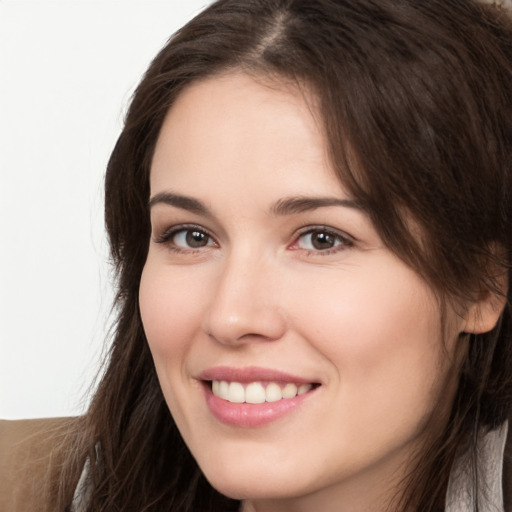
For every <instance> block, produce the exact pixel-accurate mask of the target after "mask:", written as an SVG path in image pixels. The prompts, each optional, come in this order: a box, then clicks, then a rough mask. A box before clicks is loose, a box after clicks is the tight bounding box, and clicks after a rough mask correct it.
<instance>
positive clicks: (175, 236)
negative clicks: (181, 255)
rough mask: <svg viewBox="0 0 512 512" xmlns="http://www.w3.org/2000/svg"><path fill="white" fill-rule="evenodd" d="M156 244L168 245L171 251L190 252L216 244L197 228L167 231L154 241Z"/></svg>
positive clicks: (183, 227)
mask: <svg viewBox="0 0 512 512" xmlns="http://www.w3.org/2000/svg"><path fill="white" fill-rule="evenodd" d="M155 241H156V242H157V243H160V244H165V245H168V246H169V247H170V248H171V249H174V250H177V251H180V250H185V251H186V250H190V249H192V250H193V249H201V248H203V247H208V246H216V245H217V244H216V243H215V241H214V240H213V238H212V237H211V236H210V234H209V233H208V232H207V231H206V230H204V229H203V228H201V227H199V226H190V227H187V226H177V227H173V228H171V229H169V230H167V231H166V232H165V233H163V234H162V235H161V236H159V237H158V238H157V239H156V240H155Z"/></svg>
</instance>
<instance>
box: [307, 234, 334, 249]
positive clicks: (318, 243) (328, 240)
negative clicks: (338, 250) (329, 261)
mask: <svg viewBox="0 0 512 512" xmlns="http://www.w3.org/2000/svg"><path fill="white" fill-rule="evenodd" d="M311 242H312V244H313V247H314V248H315V249H330V248H331V247H333V246H334V237H333V236H332V235H329V234H328V233H315V234H314V235H313V237H312V240H311Z"/></svg>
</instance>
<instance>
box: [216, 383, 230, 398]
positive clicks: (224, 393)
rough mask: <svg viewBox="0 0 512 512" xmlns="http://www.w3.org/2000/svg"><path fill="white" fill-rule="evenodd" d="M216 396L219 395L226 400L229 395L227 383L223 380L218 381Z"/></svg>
mask: <svg viewBox="0 0 512 512" xmlns="http://www.w3.org/2000/svg"><path fill="white" fill-rule="evenodd" d="M218 396H220V397H221V398H223V399H224V400H227V399H228V397H229V384H228V383H227V382H226V381H225V380H223V381H221V382H219V394H218Z"/></svg>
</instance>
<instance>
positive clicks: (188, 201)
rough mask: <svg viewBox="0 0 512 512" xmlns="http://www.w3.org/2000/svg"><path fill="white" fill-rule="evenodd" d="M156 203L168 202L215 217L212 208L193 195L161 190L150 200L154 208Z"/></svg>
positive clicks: (150, 206) (150, 204) (193, 211)
mask: <svg viewBox="0 0 512 512" xmlns="http://www.w3.org/2000/svg"><path fill="white" fill-rule="evenodd" d="M156 204H167V205H169V206H175V207H176V208H181V209H183V210H188V211H189V212H192V213H197V214H198V215H204V216H205V217H213V215H212V213H211V212H210V210H209V209H208V208H207V207H206V206H205V205H204V204H203V203H202V202H201V201H198V200H197V199H194V198H193V197H188V196H182V195H180V194H173V193H172V192H160V193H158V194H156V195H154V196H153V197H152V198H151V199H150V201H149V208H152V207H153V206H155V205H156Z"/></svg>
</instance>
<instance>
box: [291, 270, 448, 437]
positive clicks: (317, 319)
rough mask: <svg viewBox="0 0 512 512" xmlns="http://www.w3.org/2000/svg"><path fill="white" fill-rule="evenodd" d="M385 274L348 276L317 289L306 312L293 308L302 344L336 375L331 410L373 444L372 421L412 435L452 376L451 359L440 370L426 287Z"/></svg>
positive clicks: (438, 339) (434, 312) (439, 341)
mask: <svg viewBox="0 0 512 512" xmlns="http://www.w3.org/2000/svg"><path fill="white" fill-rule="evenodd" d="M386 270H387V269H386V267H385V266H381V267H379V268H378V269H375V270H374V271H372V269H368V268H367V269H366V272H365V275H364V278H362V277H361V273H356V272H353V273H351V272H349V271H347V272H346V273H345V274H344V275H343V276H342V277H343V279H342V280H341V279H340V280H339V281H338V282H336V279H335V278H332V279H330V280H329V281H330V282H329V283H327V282H326V283H324V284H325V286H320V287H319V286H318V284H319V283H318V281H317V286H316V287H311V293H309V294H308V308H307V310H306V309H305V308H304V306H301V303H300V301H299V300H297V301H296V302H295V306H294V308H293V309H295V310H296V312H297V317H296V318H297V324H298V325H301V326H302V327H301V328H302V332H303V337H306V338H307V339H309V340H311V343H314V344H315V346H316V348H317V350H318V351H320V352H321V353H322V354H323V355H324V357H325V358H327V359H328V360H329V362H330V363H331V366H332V367H333V368H334V370H335V371H334V375H335V379H337V380H338V381H339V389H340V393H339V396H338V398H337V399H338V407H337V410H339V411H351V414H353V415H354V416H357V417H358V419H359V421H356V422H353V423H350V422H349V423H347V422H344V423H343V424H344V425H347V426H350V425H357V428H358V429H362V430H367V432H366V434H367V435H372V436H375V432H374V428H375V418H380V420H379V421H382V422H383V423H386V422H387V424H388V425H389V426H390V428H391V429H395V428H396V429H403V430H404V431H407V430H408V431H412V427H413V425H414V424H415V422H417V421H418V420H419V421H420V422H423V421H424V420H425V419H426V418H427V417H428V416H429V415H430V413H431V412H432V410H433V409H434V407H435V405H436V402H437V400H438V397H439V396H440V394H441V392H442V390H443V388H444V385H445V383H446V379H447V378H449V376H450V375H452V374H453V373H454V372H452V367H451V364H450V363H449V359H450V358H449V357H448V358H446V362H443V357H444V354H445V352H444V341H445V340H444V339H443V334H442V331H441V322H440V310H439V307H438V305H437V302H436V300H435V298H434V296H433V294H432V292H431V291H430V289H429V287H428V286H427V285H426V284H425V283H423V281H421V280H420V278H419V277H417V276H416V274H414V273H413V272H412V271H410V270H409V269H407V268H406V267H404V266H403V265H400V266H399V265H394V266H393V267H392V268H390V269H389V272H387V271H386ZM391 270H392V272H391ZM300 318H303V319H306V318H309V319H310V321H309V322H305V321H304V320H303V321H302V323H300V320H299V319H300ZM451 335H452V336H453V335H454V333H452V334H451ZM383 433H384V432H383ZM354 434H355V433H354ZM347 437H350V436H347Z"/></svg>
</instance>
